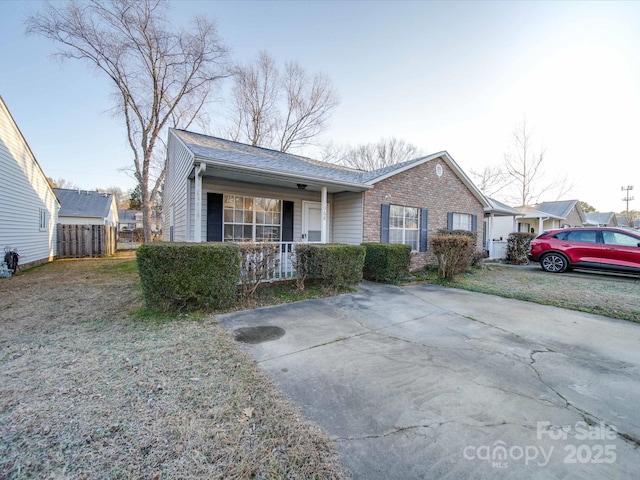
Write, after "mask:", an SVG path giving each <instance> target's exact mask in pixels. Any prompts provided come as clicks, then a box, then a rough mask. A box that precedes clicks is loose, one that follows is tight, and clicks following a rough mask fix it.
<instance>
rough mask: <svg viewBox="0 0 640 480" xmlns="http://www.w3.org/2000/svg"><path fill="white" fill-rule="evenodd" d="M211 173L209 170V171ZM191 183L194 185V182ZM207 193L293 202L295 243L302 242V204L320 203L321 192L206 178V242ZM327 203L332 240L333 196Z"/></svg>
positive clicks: (204, 220)
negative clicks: (307, 202)
mask: <svg viewBox="0 0 640 480" xmlns="http://www.w3.org/2000/svg"><path fill="white" fill-rule="evenodd" d="M207 171H209V170H207ZM190 182H192V183H193V180H191V181H190ZM190 190H191V193H190V199H189V204H190V205H193V202H194V198H195V194H194V190H195V188H191V189H190ZM207 193H222V194H232V195H247V196H253V197H264V198H275V199H278V200H285V201H290V202H293V241H294V242H301V241H302V238H301V234H302V202H303V201H305V200H306V201H309V202H318V203H320V192H311V191H308V190H295V189H292V188H277V187H271V186H269V185H257V184H247V183H240V182H233V181H229V180H223V179H214V178H211V177H205V178H204V179H203V182H202V205H201V208H202V238H201V239H200V241H202V242H206V240H207ZM327 202H328V204H329V209H328V210H329V212H328V218H327V226H328V229H329V232H328V235H327V238H329V239H330V240H329V241H333V240H331V230H332V228H331V219H332V217H333V211H332V210H333V208H334V206H333V195H332V194H328V195H327ZM193 210H194V209H193V208H191V209H190V219H189V224H190V225H193V221H194V218H195V214H194V211H193ZM189 235H190V237H189V238H192V237H193V227H190V228H189Z"/></svg>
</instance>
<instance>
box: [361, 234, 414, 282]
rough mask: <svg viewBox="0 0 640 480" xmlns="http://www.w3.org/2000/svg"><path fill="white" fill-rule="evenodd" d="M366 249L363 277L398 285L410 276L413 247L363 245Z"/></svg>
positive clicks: (379, 244) (381, 244) (387, 244)
mask: <svg viewBox="0 0 640 480" xmlns="http://www.w3.org/2000/svg"><path fill="white" fill-rule="evenodd" d="M362 245H363V246H364V247H365V249H366V252H367V253H366V256H365V257H364V269H363V271H362V274H363V277H364V278H365V279H367V280H372V281H374V282H381V283H393V284H395V283H398V282H399V281H400V280H402V279H403V278H404V277H406V276H407V275H409V263H410V262H411V247H410V246H409V245H403V244H391V243H363V244H362Z"/></svg>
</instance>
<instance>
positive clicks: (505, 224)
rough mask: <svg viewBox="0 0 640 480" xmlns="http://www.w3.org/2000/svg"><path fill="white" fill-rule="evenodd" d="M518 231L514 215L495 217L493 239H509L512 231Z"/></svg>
mask: <svg viewBox="0 0 640 480" xmlns="http://www.w3.org/2000/svg"><path fill="white" fill-rule="evenodd" d="M516 231H517V225H516V223H515V219H514V217H513V216H510V217H497V216H496V217H493V234H492V239H493V240H498V241H499V240H501V239H502V240H504V241H506V240H507V237H509V234H510V233H513V232H516Z"/></svg>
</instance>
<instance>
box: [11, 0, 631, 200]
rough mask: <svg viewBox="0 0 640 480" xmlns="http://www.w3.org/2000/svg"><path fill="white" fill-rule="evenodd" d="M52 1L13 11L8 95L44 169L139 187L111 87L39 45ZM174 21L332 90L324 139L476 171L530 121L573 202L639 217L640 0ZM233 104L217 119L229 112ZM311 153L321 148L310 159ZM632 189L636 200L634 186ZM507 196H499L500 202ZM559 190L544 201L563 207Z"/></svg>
mask: <svg viewBox="0 0 640 480" xmlns="http://www.w3.org/2000/svg"><path fill="white" fill-rule="evenodd" d="M41 7H42V3H41V2H39V1H6V0H5V1H3V2H0V61H1V64H2V68H1V69H0V95H2V96H3V98H4V100H5V102H6V103H7V105H8V107H9V109H10V110H11V112H12V114H13V115H14V117H15V119H16V121H17V123H18V125H19V126H20V128H21V130H22V132H23V134H24V135H25V137H26V138H27V141H28V142H29V144H30V146H31V148H32V150H33V151H34V153H35V155H36V158H37V159H38V161H39V162H40V164H41V166H42V168H43V169H44V171H45V173H46V174H47V175H48V176H50V177H53V178H54V179H58V178H61V177H62V178H65V179H66V180H69V181H71V182H73V183H75V184H77V185H79V186H80V187H82V188H97V187H101V188H102V187H108V186H119V187H121V188H122V189H125V190H126V189H129V188H132V187H133V186H134V185H135V182H134V180H133V179H132V177H131V176H130V175H128V174H127V173H124V172H122V171H120V170H119V169H120V168H122V167H128V166H130V165H131V161H130V159H131V154H130V153H129V151H128V150H127V145H126V138H125V133H124V128H123V126H122V122H121V121H120V120H119V119H117V118H113V117H111V116H110V114H109V109H110V106H111V104H110V97H109V93H110V92H111V87H110V85H109V84H108V82H107V80H106V79H104V78H103V77H101V76H99V75H98V74H96V73H94V71H93V70H92V69H90V68H89V67H87V65H85V64H83V63H80V62H77V61H69V62H66V63H64V64H62V65H60V64H59V63H58V62H57V61H56V60H52V59H51V54H52V53H53V52H54V50H55V46H54V45H53V44H51V43H49V42H48V41H47V40H45V39H42V38H38V37H26V36H25V34H24V19H25V18H26V16H27V15H28V14H30V13H32V12H34V11H37V10H38V9H39V8H41ZM173 7H174V18H175V22H176V24H184V23H185V22H186V21H187V20H188V18H190V17H191V16H192V15H193V14H195V13H204V14H206V15H208V16H209V17H210V18H213V19H216V21H217V24H218V27H219V32H220V35H221V37H222V38H223V40H224V41H225V43H226V44H227V45H228V46H229V47H230V48H231V51H232V55H233V58H234V60H236V61H241V62H245V63H246V62H248V61H249V60H251V59H252V58H254V57H255V56H256V54H257V53H258V51H259V50H260V49H264V50H267V51H268V52H270V53H271V54H272V55H273V56H274V57H275V58H276V60H277V61H278V62H279V63H284V61H286V60H297V61H298V62H299V63H300V64H302V66H303V67H305V68H306V69H307V70H308V71H310V72H318V71H321V72H324V73H326V74H327V75H328V76H329V77H330V78H331V79H332V80H333V82H334V84H335V86H336V88H337V90H338V92H339V95H340V98H341V104H340V106H339V107H338V108H337V109H336V111H335V113H334V115H333V117H332V121H331V128H330V129H329V130H328V131H327V132H326V133H325V134H324V135H323V137H322V138H321V139H320V140H322V141H334V142H349V143H351V144H358V143H365V142H375V141H377V140H379V139H380V138H381V137H391V136H395V137H398V138H402V139H405V140H407V141H409V142H411V143H414V144H415V145H417V146H419V147H421V148H422V149H423V150H424V151H425V152H429V153H433V152H437V151H440V150H447V151H448V152H449V153H450V154H451V156H452V157H453V158H454V159H455V161H456V162H457V163H458V164H459V165H460V167H462V169H463V170H465V171H466V172H467V173H469V172H470V171H471V170H481V169H482V168H483V167H485V166H487V165H497V164H499V163H501V162H502V161H503V157H504V153H505V152H506V151H507V150H508V148H509V146H510V145H511V143H512V142H511V133H512V131H513V129H514V128H515V127H516V125H517V124H518V123H519V122H521V120H522V118H523V116H526V118H527V121H528V124H529V125H530V126H531V127H533V128H534V130H535V132H534V133H535V134H534V143H535V146H536V149H539V148H542V147H544V149H545V152H546V156H545V165H546V168H545V171H546V174H547V175H548V176H550V177H552V176H554V175H557V176H562V175H564V174H565V173H566V174H567V175H568V177H569V178H570V179H571V181H573V183H574V184H575V187H574V189H573V190H572V191H571V192H570V193H569V194H568V195H566V196H565V197H564V198H565V199H569V198H577V199H579V200H583V201H586V202H588V203H590V204H592V205H593V206H595V207H596V208H598V209H599V210H600V211H621V210H623V209H624V208H625V203H624V202H623V201H622V197H623V196H624V195H623V192H621V186H623V185H625V186H626V185H636V187H637V189H638V192H637V194H636V195H635V196H636V197H637V198H638V200H636V201H633V202H631V204H630V208H635V209H640V54H639V53H638V52H640V2H576V1H573V2H566V3H565V2H522V1H518V2H479V1H475V2H426V1H418V2H401V1H393V2H364V1H349V2H333V1H318V2H311V1H298V2H293V1H292V2H268V1H263V2H241V1H237V2H196V1H194V2H186V1H185V2H174V3H173ZM222 112H223V110H222V109H220V108H219V109H218V110H213V111H211V112H210V114H211V116H212V117H213V118H220V115H221V114H222ZM307 153H308V152H307ZM632 193H636V192H635V191H634V192H632ZM498 198H499V197H498ZM555 199H556V198H555V194H554V193H553V192H549V194H548V195H547V196H543V198H542V200H555Z"/></svg>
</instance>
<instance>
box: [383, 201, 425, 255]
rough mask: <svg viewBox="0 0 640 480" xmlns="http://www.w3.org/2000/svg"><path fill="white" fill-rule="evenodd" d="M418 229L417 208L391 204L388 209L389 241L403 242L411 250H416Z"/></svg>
mask: <svg viewBox="0 0 640 480" xmlns="http://www.w3.org/2000/svg"><path fill="white" fill-rule="evenodd" d="M419 240H420V231H419V229H418V209H417V208H414V207H401V206H399V205H391V207H390V211H389V243H404V244H406V245H410V246H411V250H412V251H414V252H416V251H418V242H419Z"/></svg>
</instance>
